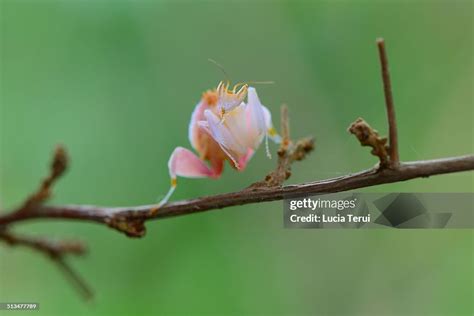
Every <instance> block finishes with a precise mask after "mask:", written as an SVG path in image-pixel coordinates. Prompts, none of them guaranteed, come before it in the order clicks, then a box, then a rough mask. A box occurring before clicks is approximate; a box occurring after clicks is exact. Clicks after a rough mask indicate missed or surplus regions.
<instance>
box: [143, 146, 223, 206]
mask: <svg viewBox="0 0 474 316" xmlns="http://www.w3.org/2000/svg"><path fill="white" fill-rule="evenodd" d="M168 169H169V173H170V178H171V186H170V189H169V191H168V193H166V195H165V197H164V198H163V199H162V200H161V201H160V203H158V205H157V207H156V208H154V209H153V210H152V214H154V213H156V211H157V210H158V209H159V208H160V207H162V206H163V205H165V204H166V203H167V202H168V200H169V198H170V197H171V195H172V194H173V192H174V190H175V189H176V185H177V177H178V176H180V177H186V178H205V177H215V174H214V171H213V170H211V169H210V168H209V167H208V166H207V165H206V164H205V163H204V161H202V160H201V159H199V158H198V157H197V156H196V155H195V154H194V153H193V152H192V151H190V150H188V149H186V148H183V147H176V149H175V150H174V151H173V153H172V154H171V157H170V159H169V161H168Z"/></svg>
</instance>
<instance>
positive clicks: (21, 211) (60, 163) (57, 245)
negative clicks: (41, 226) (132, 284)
mask: <svg viewBox="0 0 474 316" xmlns="http://www.w3.org/2000/svg"><path fill="white" fill-rule="evenodd" d="M67 164H68V157H67V153H66V150H65V149H64V147H63V146H57V147H56V149H55V151H54V155H53V159H52V161H51V165H50V172H49V174H48V176H47V177H45V178H44V179H43V181H42V182H41V184H40V186H39V187H38V189H37V190H36V191H35V192H34V193H33V194H31V195H30V196H29V197H28V198H27V199H26V200H25V202H24V203H23V205H22V206H20V207H19V208H18V209H17V210H15V211H14V212H13V213H11V215H12V216H20V217H21V216H25V215H28V214H30V213H31V212H37V211H38V208H39V207H41V205H42V204H43V203H44V202H46V201H47V200H48V198H49V197H50V196H51V189H52V186H53V184H54V183H55V182H56V181H57V180H58V179H59V178H60V177H61V176H62V175H63V174H64V172H65V171H66V169H67ZM8 224H9V223H0V240H3V241H4V242H6V243H8V244H9V245H10V246H26V247H30V248H32V249H34V250H36V251H39V252H42V253H43V254H45V255H47V256H48V257H49V258H50V259H51V260H53V261H54V262H55V263H56V264H57V265H58V266H59V267H60V268H61V270H63V271H64V273H65V274H66V276H67V277H68V278H69V279H70V280H71V282H72V283H73V284H75V285H76V288H77V289H78V291H79V292H80V293H81V295H82V296H83V297H84V298H85V299H90V298H92V295H93V294H92V291H91V290H90V288H89V287H88V286H87V284H86V283H85V281H84V280H83V279H82V278H81V277H80V276H79V274H78V273H77V272H76V271H74V270H73V269H72V268H71V267H70V266H69V265H68V263H67V262H66V261H65V256H66V255H67V254H74V255H82V254H84V253H85V251H86V250H85V247H84V245H83V244H82V243H79V242H76V241H61V242H53V241H49V240H46V239H42V238H33V237H26V236H19V235H16V234H14V233H12V232H10V231H9V230H8V228H7V226H8Z"/></svg>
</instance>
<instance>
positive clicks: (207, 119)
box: [156, 81, 280, 209]
mask: <svg viewBox="0 0 474 316" xmlns="http://www.w3.org/2000/svg"><path fill="white" fill-rule="evenodd" d="M246 97H247V103H245V102H244V100H245V98H246ZM268 137H270V138H271V139H272V140H273V141H275V142H277V143H278V142H280V137H279V136H278V134H277V133H276V131H275V129H274V128H273V125H272V120H271V114H270V111H269V110H268V109H267V108H266V107H265V106H264V105H262V103H261V102H260V99H259V98H258V96H257V92H256V90H255V88H253V87H249V86H248V85H247V84H245V83H244V84H237V85H235V86H234V87H233V89H232V90H230V89H229V83H224V82H222V81H221V82H220V83H219V84H218V86H217V88H216V89H215V90H208V91H206V92H204V93H203V95H202V98H201V100H200V102H199V103H198V104H197V105H196V107H195V109H194V111H193V114H192V116H191V122H190V123H189V140H190V142H191V145H192V146H193V148H194V149H195V150H196V152H197V153H198V154H199V157H198V156H197V155H196V154H194V153H193V152H192V151H190V150H188V149H186V148H183V147H177V148H176V149H175V150H174V151H173V153H172V154H171V157H170V159H169V161H168V168H169V174H170V178H171V187H170V190H169V191H168V193H167V194H166V196H165V197H164V198H163V199H162V200H161V202H160V203H159V204H158V206H157V208H156V209H158V208H159V207H161V206H162V205H164V204H165V203H166V202H167V201H168V200H169V198H170V197H171V195H172V194H173V192H174V190H175V188H176V185H177V177H178V176H180V177H186V178H202V177H209V178H219V177H220V175H221V174H222V171H223V167H224V161H225V160H228V161H229V162H230V164H231V166H232V167H233V168H235V169H237V170H239V171H242V170H244V169H245V167H246V165H247V163H248V161H249V160H250V158H251V157H252V156H253V154H254V152H255V151H256V150H257V149H258V147H259V146H260V144H261V143H262V140H263V139H264V138H265V140H267V139H268ZM267 155H269V152H268V147H267ZM205 161H208V162H209V164H206V162H205Z"/></svg>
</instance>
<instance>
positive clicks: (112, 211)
mask: <svg viewBox="0 0 474 316" xmlns="http://www.w3.org/2000/svg"><path fill="white" fill-rule="evenodd" d="M472 170H474V155H468V156H461V157H453V158H445V159H438V160H425V161H414V162H405V163H401V164H400V167H399V168H398V169H383V170H380V169H378V168H373V169H369V170H365V171H361V172H358V173H355V174H348V175H345V176H341V177H337V178H332V179H326V180H321V181H313V182H307V183H302V184H294V185H287V186H277V187H267V188H265V187H262V188H259V189H257V190H249V189H244V190H241V191H237V192H233V193H226V194H220V195H214V196H207V197H201V198H197V199H193V200H185V201H178V202H173V203H168V204H166V205H165V206H163V207H162V208H161V209H160V211H159V212H158V213H157V214H155V215H154V216H149V211H150V209H151V208H153V207H154V205H142V206H132V207H101V206H90V205H64V206H39V207H37V208H35V209H34V210H32V211H31V212H28V213H26V214H18V213H10V214H5V215H4V216H1V217H0V225H9V224H12V223H16V222H20V221H26V220H32V219H69V220H80V221H89V222H96V223H101V224H106V225H110V224H109V223H110V222H111V221H119V222H130V223H138V222H139V223H141V225H140V227H141V229H142V230H141V231H140V232H139V233H136V232H135V231H133V230H132V231H128V228H127V227H128V226H126V225H125V226H124V227H114V228H115V229H117V230H119V231H121V232H123V233H126V234H127V235H129V236H131V237H141V236H143V235H144V233H145V226H144V225H143V223H144V222H145V221H148V220H153V219H163V218H168V217H173V216H182V215H189V214H194V213H199V212H204V211H209V210H216V209H221V208H225V207H230V206H236V205H245V204H252V203H261V202H268V201H275V200H282V199H284V198H290V197H304V196H310V195H314V194H318V193H332V192H342V191H349V190H354V189H359V188H364V187H370V186H375V185H381V184H385V183H393V182H399V181H406V180H411V179H416V178H426V177H430V176H434V175H440V174H446V173H455V172H462V171H472Z"/></svg>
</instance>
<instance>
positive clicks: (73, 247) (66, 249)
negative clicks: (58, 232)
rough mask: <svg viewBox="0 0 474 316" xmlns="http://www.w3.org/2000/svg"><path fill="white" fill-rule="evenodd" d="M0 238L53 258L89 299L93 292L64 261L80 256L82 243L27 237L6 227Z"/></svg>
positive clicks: (0, 232)
mask: <svg viewBox="0 0 474 316" xmlns="http://www.w3.org/2000/svg"><path fill="white" fill-rule="evenodd" d="M0 240H3V241H4V242H6V243H7V244H8V245H10V246H24V247H28V248H30V249H33V250H35V251H38V252H40V253H43V254H44V255H46V256H47V257H48V258H50V259H51V260H53V261H54V262H55V263H56V264H57V265H58V266H59V267H60V268H61V269H62V270H63V271H64V273H65V274H66V276H67V277H68V278H69V279H70V280H71V282H72V283H73V284H74V285H76V288H77V289H78V291H79V293H80V294H81V295H82V297H84V299H91V298H92V296H93V294H92V291H91V289H90V287H89V286H88V285H87V284H86V282H85V281H84V280H83V279H82V278H81V277H80V276H79V274H78V273H77V272H76V271H75V270H73V269H72V268H71V267H70V266H69V264H68V263H67V262H66V261H65V256H66V255H69V254H72V255H76V256H81V255H84V254H85V253H86V248H85V246H84V244H82V243H80V242H77V241H51V240H46V239H42V238H37V237H27V236H21V235H17V234H13V233H11V232H9V231H7V230H6V229H0Z"/></svg>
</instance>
